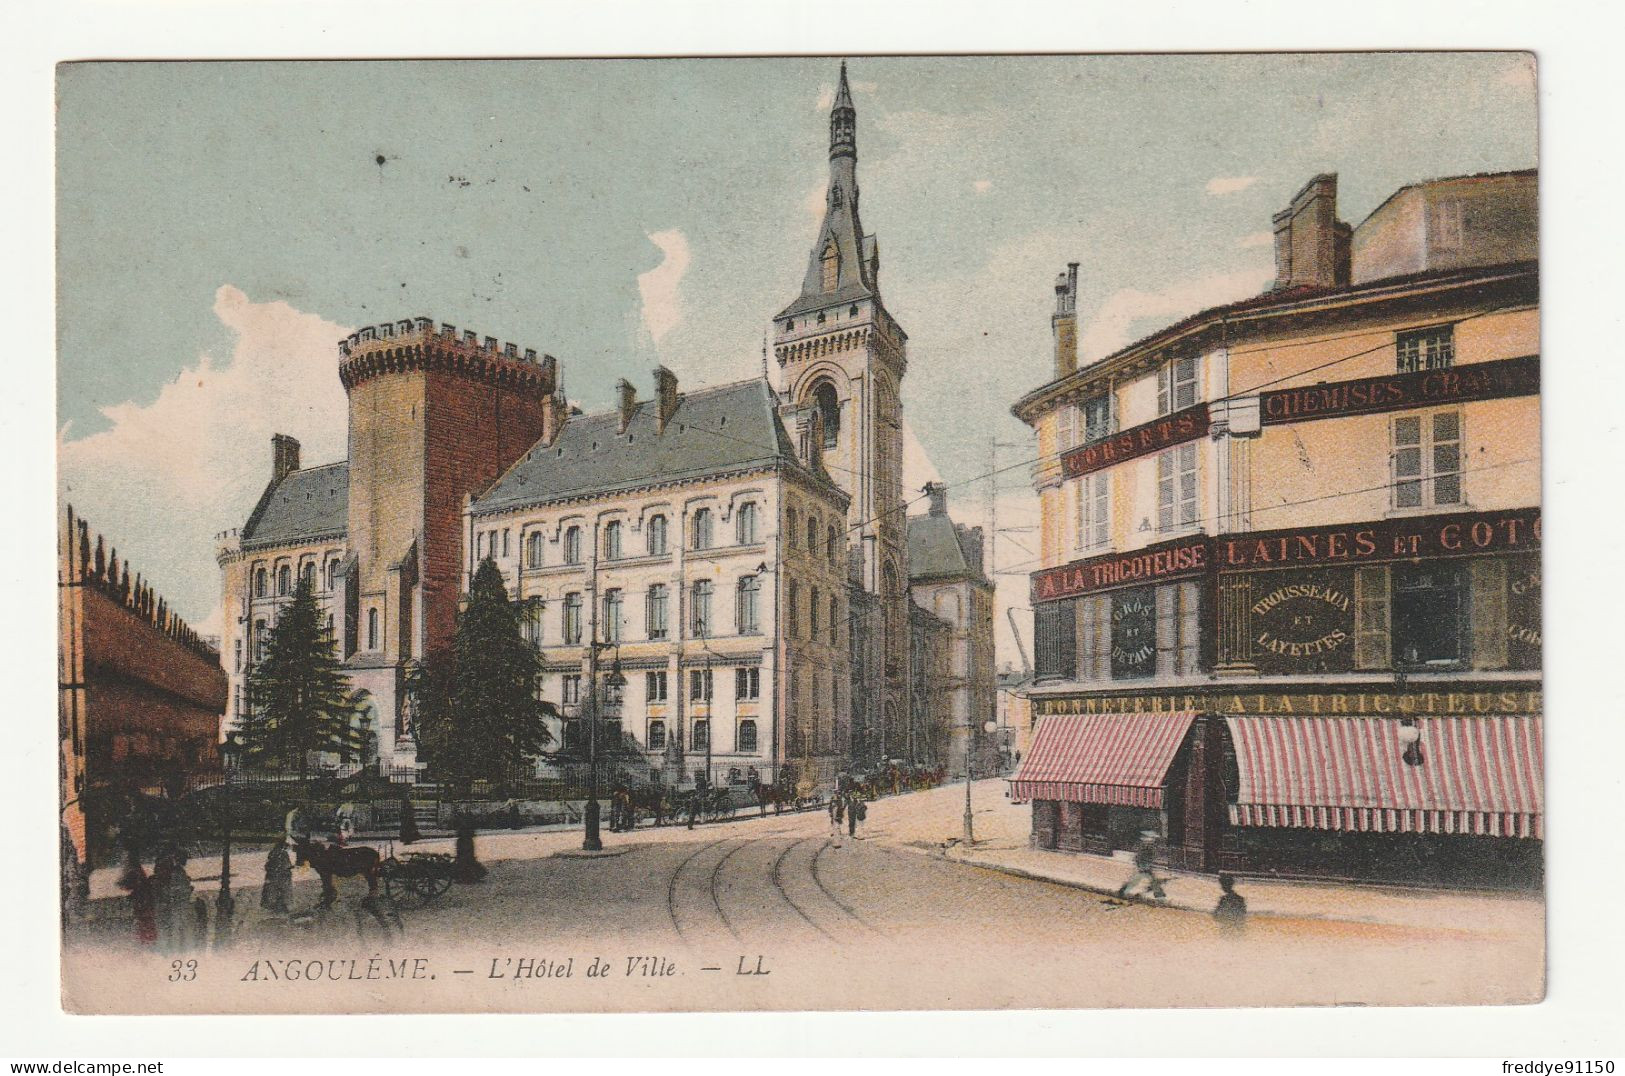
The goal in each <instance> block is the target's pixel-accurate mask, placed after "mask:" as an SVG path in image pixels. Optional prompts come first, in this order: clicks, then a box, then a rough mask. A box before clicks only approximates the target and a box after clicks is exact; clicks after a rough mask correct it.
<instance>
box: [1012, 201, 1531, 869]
mask: <svg viewBox="0 0 1625 1076" xmlns="http://www.w3.org/2000/svg"><path fill="white" fill-rule="evenodd" d="M1535 185H1536V177H1535V175H1534V174H1533V173H1527V172H1525V173H1508V174H1498V175H1491V176H1464V177H1454V178H1450V179H1444V180H1435V181H1430V182H1427V183H1420V184H1414V185H1411V186H1409V187H1406V188H1404V189H1402V190H1401V191H1399V192H1397V193H1396V194H1395V195H1394V196H1393V197H1391V198H1390V199H1389V200H1388V201H1387V202H1385V203H1384V204H1383V206H1381V207H1379V208H1378V209H1377V210H1376V211H1375V212H1373V213H1372V214H1371V215H1370V216H1369V217H1368V218H1367V219H1366V220H1365V221H1364V222H1362V223H1361V224H1360V225H1359V226H1358V227H1355V228H1350V227H1349V226H1348V225H1346V224H1343V223H1342V222H1340V221H1339V220H1338V219H1337V203H1336V197H1337V182H1336V177H1335V176H1330V175H1322V176H1317V177H1315V178H1314V179H1313V180H1311V181H1310V182H1309V183H1308V184H1307V185H1306V186H1305V187H1304V188H1303V190H1302V191H1300V192H1299V193H1298V194H1297V195H1296V196H1295V197H1294V198H1293V199H1292V200H1291V203H1290V204H1289V206H1288V208H1287V209H1286V210H1283V211H1282V212H1281V213H1279V214H1277V215H1276V216H1275V218H1274V221H1273V223H1274V228H1275V235H1276V240H1277V242H1276V248H1275V249H1276V260H1277V275H1276V281H1275V284H1274V286H1273V287H1272V288H1271V289H1270V290H1269V291H1267V292H1265V293H1264V294H1263V295H1260V296H1257V297H1255V298H1251V299H1244V300H1241V301H1239V302H1236V303H1231V304H1228V305H1226V306H1222V307H1218V308H1215V309H1212V310H1206V311H1202V312H1200V313H1197V314H1194V315H1192V316H1190V317H1188V318H1186V319H1184V320H1183V321H1180V322H1178V323H1177V324H1175V325H1172V326H1170V327H1168V328H1167V329H1164V330H1162V331H1160V332H1157V333H1153V334H1152V335H1150V336H1148V337H1146V338H1145V339H1142V340H1140V341H1137V342H1136V343H1134V344H1132V345H1130V346H1129V347H1127V348H1124V349H1122V350H1121V351H1118V352H1116V353H1115V354H1112V355H1108V356H1106V357H1104V358H1101V359H1099V360H1097V361H1094V362H1091V363H1088V364H1087V365H1083V366H1081V367H1080V366H1079V364H1078V359H1077V354H1076V346H1075V343H1074V341H1075V340H1076V335H1077V330H1076V309H1075V296H1076V272H1077V267H1076V266H1072V267H1069V270H1068V272H1067V273H1064V274H1063V275H1062V277H1061V279H1060V280H1059V282H1058V283H1057V285H1056V290H1057V309H1056V313H1055V316H1054V319H1053V325H1054V328H1055V334H1054V335H1055V342H1056V351H1055V377H1054V379H1053V380H1052V381H1051V382H1049V383H1048V384H1046V385H1044V386H1042V387H1040V388H1038V389H1036V390H1034V391H1033V392H1031V393H1029V394H1028V395H1027V396H1025V397H1024V398H1023V399H1022V400H1021V401H1020V402H1019V403H1018V404H1017V405H1016V407H1015V413H1016V414H1017V416H1018V417H1020V418H1022V419H1023V420H1024V421H1026V422H1028V423H1029V424H1030V425H1032V426H1033V427H1034V430H1035V432H1036V435H1037V443H1038V449H1039V453H1040V456H1041V462H1040V466H1039V468H1038V470H1037V477H1036V488H1037V492H1038V495H1039V499H1040V505H1041V509H1042V520H1043V524H1042V554H1043V567H1042V568H1041V569H1040V570H1039V571H1037V572H1036V573H1034V575H1033V580H1032V588H1033V591H1032V597H1033V605H1034V609H1035V647H1036V651H1037V652H1036V655H1035V658H1036V670H1035V671H1036V677H1037V683H1036V685H1035V686H1034V687H1032V688H1031V689H1030V692H1029V694H1030V698H1031V704H1032V707H1033V712H1034V715H1035V717H1036V718H1037V719H1038V720H1039V728H1038V733H1037V736H1036V738H1035V741H1034V743H1033V744H1032V746H1031V749H1030V751H1029V753H1028V754H1027V756H1026V758H1025V760H1024V768H1023V773H1022V775H1021V776H1020V777H1018V780H1017V786H1016V787H1017V789H1018V791H1019V790H1023V789H1025V794H1026V795H1028V797H1029V798H1031V799H1032V800H1033V801H1034V802H1035V814H1034V819H1035V833H1036V836H1035V840H1037V841H1039V843H1041V844H1045V845H1050V846H1059V847H1072V848H1082V849H1087V850H1098V851H1104V850H1107V849H1110V848H1112V847H1120V846H1121V845H1122V844H1124V843H1131V842H1132V841H1133V840H1135V839H1136V836H1137V834H1138V833H1139V832H1140V831H1141V830H1144V829H1152V830H1155V831H1157V832H1158V833H1160V834H1161V835H1162V838H1163V840H1164V842H1165V848H1166V854H1167V855H1168V858H1169V859H1170V860H1172V861H1174V862H1178V863H1181V864H1184V865H1187V866H1192V867H1197V868H1202V869H1228V870H1255V871H1273V872H1278V873H1285V874H1293V873H1297V874H1344V875H1349V876H1355V877H1406V878H1418V877H1419V878H1428V879H1433V880H1441V881H1443V880H1458V879H1459V880H1472V879H1484V878H1489V877H1491V876H1495V875H1497V874H1498V872H1500V873H1510V874H1518V873H1519V872H1520V871H1521V872H1523V874H1524V875H1527V873H1528V870H1529V869H1536V870H1538V863H1539V836H1540V832H1541V789H1540V765H1539V754H1540V721H1541V702H1540V686H1541V671H1540V669H1541V664H1540V605H1539V593H1540V553H1539V550H1540V466H1539V455H1540V404H1539V395H1538V393H1539V364H1540V359H1539V350H1540V345H1539V328H1540V314H1539V295H1538V266H1537V265H1536V263H1535V262H1534V260H1533V258H1534V252H1535V250H1536V233H1535V228H1536V217H1535V213H1534V206H1535ZM1051 721H1054V722H1055V724H1054V728H1053V731H1052V733H1051V735H1050V736H1049V737H1048V739H1049V740H1050V743H1049V746H1048V748H1046V743H1045V741H1046V728H1045V723H1046V722H1051ZM1063 733H1064V736H1065V738H1066V739H1067V742H1068V743H1069V744H1070V745H1071V746H1069V747H1066V748H1065V749H1060V748H1058V747H1057V744H1058V743H1059V742H1060V739H1061V738H1062V736H1063ZM1057 751H1059V754H1057V753H1056V752H1057ZM1069 752H1070V755H1069ZM1039 756H1044V757H1042V758H1041V757H1039ZM1130 757H1133V758H1136V759H1138V760H1139V763H1140V764H1143V765H1142V770H1143V771H1144V772H1141V773H1140V774H1139V775H1138V777H1137V778H1136V780H1137V782H1138V784H1137V785H1135V787H1134V788H1132V789H1130V788H1129V787H1128V786H1129V785H1131V784H1135V783H1134V782H1130V781H1128V780H1127V778H1126V777H1123V775H1121V774H1117V775H1115V776H1114V775H1113V774H1112V773H1106V772H1104V770H1101V769H1100V767H1106V768H1107V769H1109V768H1110V765H1111V764H1113V760H1115V761H1117V762H1120V761H1121V760H1123V759H1125V758H1130ZM1028 764H1031V768H1029V766H1028ZM1057 767H1058V768H1057ZM1068 767H1072V768H1073V769H1074V770H1076V771H1077V772H1078V773H1085V772H1087V773H1090V774H1093V776H1092V777H1091V778H1090V779H1089V781H1083V780H1082V779H1079V780H1075V781H1070V782H1069V781H1067V780H1063V779H1061V778H1060V777H1058V776H1057V774H1063V773H1064V772H1065V771H1066V770H1067V768H1068ZM1091 767H1093V769H1091ZM1146 767H1149V768H1146ZM1152 770H1155V771H1156V772H1155V773H1154V774H1151V771H1152ZM1147 774H1151V775H1150V776H1147ZM1023 778H1025V780H1023ZM1117 778H1121V780H1117ZM1114 781H1116V783H1114Z"/></svg>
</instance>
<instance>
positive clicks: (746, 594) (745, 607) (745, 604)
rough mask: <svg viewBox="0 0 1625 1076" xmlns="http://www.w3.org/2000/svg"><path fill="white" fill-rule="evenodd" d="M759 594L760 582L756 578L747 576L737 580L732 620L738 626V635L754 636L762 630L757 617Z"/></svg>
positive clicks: (760, 589) (760, 590) (760, 592)
mask: <svg viewBox="0 0 1625 1076" xmlns="http://www.w3.org/2000/svg"><path fill="white" fill-rule="evenodd" d="M761 594H762V581H761V579H759V578H758V577H756V576H754V575H747V576H744V577H742V578H741V579H740V580H739V591H738V594H737V596H736V600H735V606H734V618H735V622H736V623H737V624H738V626H739V634H741V635H755V634H756V633H757V632H759V631H761V630H762V629H761V623H760V621H759V617H758V607H759V605H760V601H759V599H760V598H761Z"/></svg>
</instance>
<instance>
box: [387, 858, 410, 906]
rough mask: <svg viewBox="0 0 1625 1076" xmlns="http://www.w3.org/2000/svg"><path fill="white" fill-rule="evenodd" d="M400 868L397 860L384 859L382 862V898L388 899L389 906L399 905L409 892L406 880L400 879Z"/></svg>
mask: <svg viewBox="0 0 1625 1076" xmlns="http://www.w3.org/2000/svg"><path fill="white" fill-rule="evenodd" d="M400 868H401V865H400V861H399V860H396V859H386V860H385V861H384V869H383V876H384V896H385V897H387V898H388V899H389V902H390V903H391V904H399V903H401V902H402V900H403V899H404V898H405V896H406V894H407V892H408V891H409V887H408V885H407V880H406V879H405V878H404V877H402V875H401V869H400Z"/></svg>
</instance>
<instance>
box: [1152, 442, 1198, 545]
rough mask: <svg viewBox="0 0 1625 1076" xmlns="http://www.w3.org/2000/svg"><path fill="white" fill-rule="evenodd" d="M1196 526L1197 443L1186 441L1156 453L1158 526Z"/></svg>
mask: <svg viewBox="0 0 1625 1076" xmlns="http://www.w3.org/2000/svg"><path fill="white" fill-rule="evenodd" d="M1194 526H1196V445H1195V444H1194V443H1192V444H1184V445H1180V446H1178V447H1177V448H1170V449H1168V450H1167V451H1166V452H1163V453H1161V454H1160V455H1158V456H1157V529H1158V530H1162V531H1177V530H1182V529H1184V528H1185V527H1194Z"/></svg>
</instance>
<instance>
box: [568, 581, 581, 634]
mask: <svg viewBox="0 0 1625 1076" xmlns="http://www.w3.org/2000/svg"><path fill="white" fill-rule="evenodd" d="M564 641H565V643H566V645H569V646H576V645H579V644H580V642H581V595H580V594H579V593H575V594H566V595H565V596H564Z"/></svg>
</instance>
